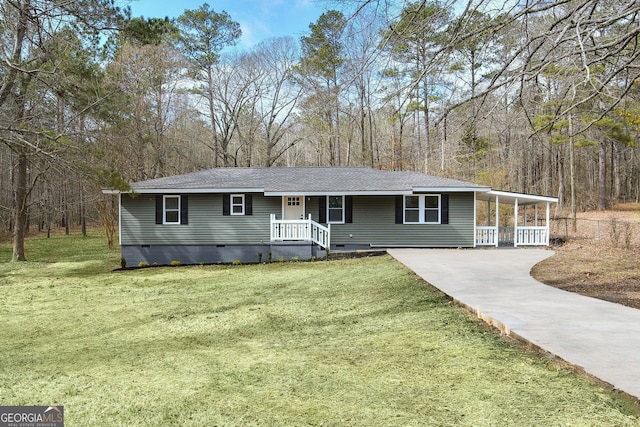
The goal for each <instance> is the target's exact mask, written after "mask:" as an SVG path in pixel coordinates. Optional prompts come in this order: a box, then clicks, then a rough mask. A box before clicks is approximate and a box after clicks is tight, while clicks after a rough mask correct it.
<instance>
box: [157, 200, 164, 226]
mask: <svg viewBox="0 0 640 427" xmlns="http://www.w3.org/2000/svg"><path fill="white" fill-rule="evenodd" d="M163 209H164V198H163V197H162V194H157V195H156V224H162V223H163V222H164V221H162V219H163V216H164V215H163V212H162V211H163Z"/></svg>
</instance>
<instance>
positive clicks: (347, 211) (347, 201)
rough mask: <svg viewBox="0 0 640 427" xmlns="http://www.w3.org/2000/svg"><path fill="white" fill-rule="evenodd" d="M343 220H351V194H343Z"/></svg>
mask: <svg viewBox="0 0 640 427" xmlns="http://www.w3.org/2000/svg"><path fill="white" fill-rule="evenodd" d="M344 222H345V223H346V224H351V223H352V222H353V196H344Z"/></svg>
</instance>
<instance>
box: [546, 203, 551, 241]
mask: <svg viewBox="0 0 640 427" xmlns="http://www.w3.org/2000/svg"><path fill="white" fill-rule="evenodd" d="M550 205H551V203H549V202H547V216H546V217H545V218H546V220H545V222H546V223H547V239H546V240H547V242H546V244H547V246H549V234H550V233H551V227H550V224H549V211H550Z"/></svg>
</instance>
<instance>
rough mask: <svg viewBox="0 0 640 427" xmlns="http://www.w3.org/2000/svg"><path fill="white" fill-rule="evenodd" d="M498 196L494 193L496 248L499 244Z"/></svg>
mask: <svg viewBox="0 0 640 427" xmlns="http://www.w3.org/2000/svg"><path fill="white" fill-rule="evenodd" d="M498 206H500V196H498V195H496V243H495V245H496V248H497V247H498V245H499V244H500V216H499V215H498V211H499V210H500V208H499V207H498Z"/></svg>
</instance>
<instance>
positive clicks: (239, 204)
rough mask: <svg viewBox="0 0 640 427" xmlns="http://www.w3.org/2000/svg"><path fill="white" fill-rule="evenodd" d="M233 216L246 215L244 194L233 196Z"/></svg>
mask: <svg viewBox="0 0 640 427" xmlns="http://www.w3.org/2000/svg"><path fill="white" fill-rule="evenodd" d="M231 215H244V194H232V195H231Z"/></svg>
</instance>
